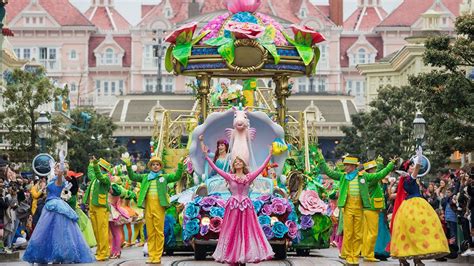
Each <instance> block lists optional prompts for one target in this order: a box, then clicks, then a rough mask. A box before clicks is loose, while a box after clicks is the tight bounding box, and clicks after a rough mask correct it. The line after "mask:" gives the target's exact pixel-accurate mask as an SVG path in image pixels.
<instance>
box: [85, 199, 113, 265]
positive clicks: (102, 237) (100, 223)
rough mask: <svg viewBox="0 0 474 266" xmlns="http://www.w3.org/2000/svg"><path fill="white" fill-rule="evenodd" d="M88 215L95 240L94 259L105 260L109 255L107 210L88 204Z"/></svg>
mask: <svg viewBox="0 0 474 266" xmlns="http://www.w3.org/2000/svg"><path fill="white" fill-rule="evenodd" d="M89 208H90V209H89V215H90V217H91V222H92V230H94V235H95V239H96V241H97V251H96V256H95V258H96V260H99V261H100V260H106V259H108V258H109V256H110V246H109V212H108V210H107V208H106V207H98V206H94V205H92V204H91V205H89Z"/></svg>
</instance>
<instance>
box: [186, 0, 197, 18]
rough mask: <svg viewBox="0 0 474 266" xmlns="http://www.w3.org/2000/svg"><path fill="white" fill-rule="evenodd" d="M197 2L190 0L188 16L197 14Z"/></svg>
mask: <svg viewBox="0 0 474 266" xmlns="http://www.w3.org/2000/svg"><path fill="white" fill-rule="evenodd" d="M199 14H200V12H199V3H197V2H196V0H192V1H191V3H189V6H188V18H192V17H196V16H199Z"/></svg>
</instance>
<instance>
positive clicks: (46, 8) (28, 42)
mask: <svg viewBox="0 0 474 266" xmlns="http://www.w3.org/2000/svg"><path fill="white" fill-rule="evenodd" d="M382 2H383V0H359V1H358V7H357V9H356V10H355V11H354V12H353V13H352V14H351V15H350V16H349V17H348V18H347V19H346V20H345V21H344V20H343V0H328V4H326V5H314V4H312V3H311V2H310V1H309V0H263V1H262V5H261V7H260V9H259V12H263V13H266V14H268V15H270V16H272V17H274V18H275V19H277V20H278V21H279V22H280V23H282V25H283V26H286V27H287V26H289V25H290V24H293V23H298V24H303V25H307V26H310V27H313V28H315V29H318V30H319V31H320V32H322V33H323V34H324V35H325V36H326V39H327V41H326V42H323V43H322V44H321V45H320V49H321V52H322V54H321V59H320V62H319V66H318V70H317V73H316V75H314V76H312V77H310V78H307V77H302V78H298V79H296V80H294V82H295V86H294V89H295V92H297V93H300V94H312V95H316V94H344V95H347V94H350V95H353V96H355V102H356V105H357V107H358V108H359V109H363V108H364V107H365V105H366V102H365V94H366V84H365V80H364V78H363V77H362V76H361V75H360V74H359V72H358V71H357V69H356V65H358V64H366V63H373V62H375V61H376V60H380V59H383V58H385V57H387V56H389V55H391V54H392V53H394V52H395V51H397V50H399V49H400V48H402V47H403V45H404V44H406V41H405V38H406V37H408V36H411V35H413V34H415V33H416V32H419V31H421V30H422V28H423V27H422V25H421V24H422V20H421V14H423V13H425V12H426V11H428V10H431V9H432V10H435V11H437V12H440V13H441V14H442V18H441V25H442V27H443V31H446V32H447V33H452V32H453V27H454V26H453V22H454V19H455V17H456V16H458V15H459V8H460V5H461V4H462V2H463V0H404V1H403V2H402V3H401V4H400V6H399V7H397V8H396V9H395V10H394V11H393V12H391V13H390V14H388V13H387V12H386V11H385V10H384V9H383V8H382V5H381V4H382ZM223 12H226V10H225V1H224V0H182V1H178V0H162V1H159V0H157V4H155V5H142V6H141V21H140V22H139V23H138V24H137V25H130V23H129V22H127V20H126V19H125V18H124V17H123V14H120V13H119V12H118V11H117V10H116V9H115V3H114V1H113V0H91V2H90V7H89V8H88V9H87V10H86V11H85V12H84V13H81V12H80V11H79V10H78V9H77V8H76V7H75V6H74V5H72V4H71V3H70V2H69V1H68V0H16V1H10V3H9V4H8V5H7V14H8V15H7V16H8V17H7V19H8V25H9V27H10V28H11V29H12V30H13V31H14V32H15V38H11V39H10V42H11V43H12V45H13V47H14V48H15V53H16V54H17V55H18V57H19V58H20V59H28V60H32V59H35V60H36V61H37V62H39V63H41V64H43V65H44V66H45V67H46V69H47V70H48V75H49V76H51V77H52V78H54V79H56V80H58V82H60V83H67V84H69V87H70V90H71V98H72V103H73V105H94V106H96V107H97V108H99V109H101V110H104V111H111V109H112V107H113V106H114V105H115V103H116V101H117V100H116V96H120V95H129V94H147V93H148V94H152V93H157V91H158V86H157V84H158V82H157V71H158V58H157V56H156V53H155V52H154V45H156V44H157V38H158V39H159V38H160V37H163V35H164V34H165V33H166V32H169V31H171V30H172V29H174V28H176V27H177V25H180V24H181V23H185V22H188V21H192V20H198V21H199V22H200V24H199V25H200V26H203V25H205V24H206V22H207V21H209V20H210V19H211V18H213V17H215V16H216V15H218V14H220V13H223ZM160 35H161V36H160ZM190 81H191V79H190V78H184V77H175V76H173V75H171V74H169V73H167V72H166V71H165V70H164V67H162V88H161V90H162V91H160V92H159V93H164V94H166V93H174V94H176V95H179V94H186V93H189V92H190V91H189V89H188V88H187V87H186V86H185V84H186V83H188V82H190ZM263 83H264V84H268V83H267V81H263Z"/></svg>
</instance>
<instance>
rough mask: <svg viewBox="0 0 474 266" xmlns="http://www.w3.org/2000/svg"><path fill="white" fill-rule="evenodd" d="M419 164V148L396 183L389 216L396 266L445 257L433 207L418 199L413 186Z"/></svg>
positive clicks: (446, 249) (446, 251)
mask: <svg viewBox="0 0 474 266" xmlns="http://www.w3.org/2000/svg"><path fill="white" fill-rule="evenodd" d="M421 160H422V150H421V147H419V148H418V150H417V152H416V157H415V158H413V159H411V160H407V161H405V162H404V163H403V165H402V166H401V170H402V171H404V172H406V173H403V174H402V176H401V177H400V180H399V182H398V189H397V197H396V199H395V204H394V207H393V215H392V224H391V229H392V242H391V244H390V255H391V256H392V257H393V258H397V259H399V261H400V265H410V264H409V263H408V262H407V260H408V259H413V260H414V263H415V265H417V266H418V265H424V264H423V263H422V262H421V260H422V259H430V258H436V257H442V256H444V255H447V254H449V247H448V240H447V239H446V236H445V234H444V231H443V228H442V225H441V222H440V220H439V218H438V215H437V214H436V212H435V211H434V210H433V207H431V205H430V204H429V203H428V202H427V201H426V200H425V199H423V198H422V196H421V193H420V187H419V186H418V184H417V182H416V181H417V176H418V171H419V169H420V165H421Z"/></svg>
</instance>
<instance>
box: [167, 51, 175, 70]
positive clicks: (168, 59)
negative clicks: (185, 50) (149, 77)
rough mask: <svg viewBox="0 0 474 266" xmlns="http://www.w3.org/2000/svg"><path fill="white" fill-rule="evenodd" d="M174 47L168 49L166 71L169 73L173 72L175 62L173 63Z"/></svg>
mask: <svg viewBox="0 0 474 266" xmlns="http://www.w3.org/2000/svg"><path fill="white" fill-rule="evenodd" d="M173 48H174V47H173V46H170V47H168V49H167V50H166V55H165V69H166V71H168V72H173V62H171V59H172V56H173Z"/></svg>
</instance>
